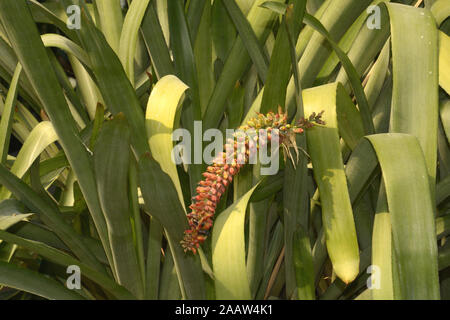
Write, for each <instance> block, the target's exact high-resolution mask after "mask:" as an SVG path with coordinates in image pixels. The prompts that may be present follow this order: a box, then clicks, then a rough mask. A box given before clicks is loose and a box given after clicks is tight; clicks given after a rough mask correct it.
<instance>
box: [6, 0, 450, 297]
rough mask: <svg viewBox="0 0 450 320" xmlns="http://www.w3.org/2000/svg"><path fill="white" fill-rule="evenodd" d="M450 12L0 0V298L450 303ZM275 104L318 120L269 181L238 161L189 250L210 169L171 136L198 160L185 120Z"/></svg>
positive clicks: (344, 2)
mask: <svg viewBox="0 0 450 320" xmlns="http://www.w3.org/2000/svg"><path fill="white" fill-rule="evenodd" d="M71 6H77V7H75V8H79V9H80V10H79V13H80V15H79V16H78V15H77V10H69V11H68V10H67V9H68V8H74V7H71ZM374 6H375V7H374ZM74 14H75V16H73V15H74ZM449 15H450V3H449V1H448V0H425V1H422V0H418V1H417V0H415V1H412V0H398V1H388V0H308V1H306V0H286V1H284V0H275V1H265V0H213V1H210V0H187V1H182V0H179V1H178V0H177V1H175V0H152V1H150V0H133V1H131V0H127V1H120V0H93V1H83V0H46V1H36V0H1V1H0V115H1V120H0V185H1V186H0V286H2V287H1V288H0V298H1V299H36V298H39V297H43V298H48V299H180V298H184V299H255V298H256V299H265V298H279V299H439V298H443V299H445V298H447V299H448V298H449V297H450V245H449V243H448V240H447V237H448V235H449V231H450V212H449V204H450V202H449V201H450V175H449V174H450V151H449V150H450V149H449V138H450V99H449V93H450V37H449V35H450V20H449V19H447V18H448V16H449ZM78 18H79V21H78ZM374 19H375V20H374ZM368 20H370V23H366V22H367V21H368ZM68 21H69V22H79V26H80V28H75V29H73V28H72V26H74V25H70V24H67V22H68ZM374 21H375V23H374ZM377 22H378V23H377ZM374 25H376V26H377V27H376V28H375V29H373V28H372V27H369V26H374ZM277 106H280V107H281V109H282V110H283V111H282V113H280V114H283V117H284V115H286V119H285V121H286V126H290V125H293V124H295V123H297V124H299V125H300V127H302V128H303V127H310V126H309V122H316V123H319V124H321V125H319V126H313V127H310V128H308V130H306V134H304V135H290V137H289V140H290V143H289V145H287V146H286V148H284V150H283V153H284V154H285V155H287V156H289V157H291V158H292V161H285V162H284V161H281V162H280V163H281V164H282V165H281V168H280V171H279V172H278V173H277V174H276V175H273V176H261V174H260V172H261V170H260V169H261V166H260V165H254V166H246V167H244V168H240V170H239V174H238V175H236V172H234V171H233V172H231V171H230V172H229V173H230V174H232V175H233V177H234V178H233V179H232V180H233V181H232V183H227V184H228V189H227V190H220V191H221V193H222V194H221V197H220V201H218V199H216V200H217V203H216V204H215V207H214V212H215V221H214V225H213V226H212V227H211V226H210V223H209V224H208V226H209V228H208V231H210V232H211V236H210V237H208V239H204V238H202V239H201V240H202V242H203V245H202V246H201V249H199V250H198V251H199V254H198V255H193V254H189V253H185V252H184V250H183V247H182V246H181V245H180V242H182V241H183V240H184V235H185V233H184V232H185V230H188V229H189V219H188V218H190V220H191V221H190V222H191V223H192V216H189V215H188V211H187V208H188V207H189V205H190V204H191V199H192V197H194V196H195V192H196V190H197V186H198V183H199V182H200V181H202V173H204V172H205V171H206V170H207V167H206V165H205V164H202V163H201V161H195V159H194V161H191V162H192V163H193V164H190V165H178V166H177V165H175V163H174V162H173V161H172V149H173V144H174V142H173V141H172V133H173V132H174V130H175V129H177V128H178V127H183V128H185V129H187V130H188V131H189V132H190V134H191V136H192V137H193V141H192V143H191V146H190V147H191V151H192V152H191V154H192V155H194V157H197V156H198V155H200V157H201V155H202V153H203V145H202V139H201V136H202V135H201V132H200V134H199V132H197V131H198V130H197V126H195V122H196V121H202V130H203V131H206V130H207V129H211V128H217V129H220V130H222V131H225V130H226V129H235V128H238V127H240V126H242V125H244V124H247V123H250V126H255V127H256V126H257V123H255V121H256V122H258V121H259V120H258V119H256V120H252V121H250V120H251V119H252V118H254V117H255V116H256V115H257V114H258V113H260V114H264V115H265V114H268V113H269V111H271V110H272V111H275V109H276V108H277ZM322 110H324V113H323V114H322V113H320V112H321V111H322ZM305 115H307V116H308V115H310V117H308V118H307V119H308V121H307V120H305V118H304V117H305ZM268 117H272V118H273V114H270V113H269V116H268ZM283 119H284V118H283ZM265 120H267V119H264V121H265ZM249 121H250V122H249ZM283 121H284V120H283ZM322 121H323V122H322ZM205 151H206V148H205ZM292 152H298V157H292ZM191 160H192V159H191ZM197 160H198V159H197ZM199 162H200V163H199ZM228 171H229V168H227V172H228ZM228 181H229V180H228ZM205 183H207V182H205ZM203 187H208V186H203ZM200 191H202V190H200ZM194 218H195V217H194ZM195 247H196V245H195ZM73 265H76V266H78V267H79V268H80V271H81V287H80V289H75V290H73V289H69V288H68V287H67V286H66V280H67V278H68V276H69V274H67V270H68V269H67V268H68V267H69V266H73ZM369 266H371V268H370V269H368V267H369ZM367 270H371V272H372V274H373V276H372V278H371V281H372V285H373V286H374V287H376V288H378V289H377V290H371V289H370V288H368V281H367V280H368V277H369V276H370V274H369V273H367ZM369 284H370V281H369ZM369 287H371V286H370V285H369Z"/></svg>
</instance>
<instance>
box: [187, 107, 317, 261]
mask: <svg viewBox="0 0 450 320" xmlns="http://www.w3.org/2000/svg"><path fill="white" fill-rule="evenodd" d="M322 113H323V111H322V112H320V113H319V114H316V113H312V114H311V115H310V117H308V119H305V118H302V119H300V120H299V121H297V122H296V123H295V124H293V125H291V124H288V123H287V114H286V113H284V112H283V111H282V109H281V108H279V110H278V113H274V112H269V113H267V114H266V115H264V114H261V113H258V116H257V117H255V118H252V119H250V120H249V121H248V122H247V124H246V125H244V126H241V127H240V128H239V129H238V131H237V132H235V133H234V134H233V139H228V140H227V143H226V144H225V152H223V151H222V152H220V153H219V154H218V155H217V157H216V158H215V159H214V161H213V164H212V165H211V166H208V168H207V169H206V172H204V173H203V180H201V181H200V182H199V185H198V187H197V189H196V192H197V195H196V196H195V197H193V198H192V204H191V205H190V206H189V208H190V209H191V210H192V211H191V213H189V214H188V215H187V217H188V221H189V229H187V230H185V232H184V239H183V240H182V241H181V245H182V247H183V248H184V251H185V252H187V251H191V252H193V253H194V254H196V253H197V249H198V248H199V247H200V245H201V244H202V243H203V242H204V241H205V240H206V238H207V237H208V235H209V232H210V229H211V227H212V225H213V218H214V214H215V211H216V208H217V205H218V204H219V202H220V199H221V197H222V195H223V194H224V193H225V190H226V188H227V187H228V186H229V185H230V184H231V183H232V182H233V178H234V177H235V176H236V175H237V174H238V173H239V171H240V170H241V168H242V167H243V166H244V165H245V164H247V163H249V159H250V158H251V157H252V156H255V155H256V152H257V151H258V150H259V148H260V147H262V146H267V145H268V143H270V142H271V141H272V140H273V137H274V135H277V137H278V139H279V143H280V144H281V145H282V146H283V147H284V148H285V149H288V148H289V147H295V148H296V145H295V135H296V134H302V133H303V132H304V130H306V129H308V128H311V127H313V126H314V125H323V124H324V122H323V121H322ZM249 131H253V132H254V131H256V132H259V133H260V135H253V136H251V135H248V134H242V133H243V132H249ZM264 131H265V134H262V133H263V132H264ZM289 156H290V155H289Z"/></svg>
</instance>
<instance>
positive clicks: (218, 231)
mask: <svg viewBox="0 0 450 320" xmlns="http://www.w3.org/2000/svg"><path fill="white" fill-rule="evenodd" d="M255 188H256V186H255V187H253V188H252V189H251V190H250V191H248V192H247V193H246V194H245V195H244V196H242V197H241V198H240V199H239V200H238V201H237V202H235V203H233V204H232V205H231V206H230V207H228V208H227V209H226V210H225V211H224V212H222V213H221V214H220V215H219V216H218V217H217V219H216V221H215V222H214V228H213V232H212V261H213V270H214V278H215V285H216V298H217V299H250V297H251V294H250V286H249V282H248V277H247V270H246V264H245V237H244V223H245V212H246V209H247V204H248V201H249V200H250V197H251V195H252V193H253V191H254V190H255Z"/></svg>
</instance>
